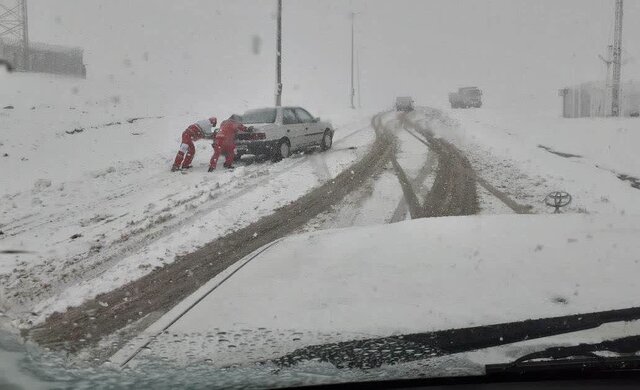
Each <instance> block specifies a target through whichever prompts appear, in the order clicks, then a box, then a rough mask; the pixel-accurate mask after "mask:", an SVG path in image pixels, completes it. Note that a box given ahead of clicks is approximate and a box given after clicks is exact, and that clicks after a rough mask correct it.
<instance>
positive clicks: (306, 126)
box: [294, 107, 324, 146]
mask: <svg viewBox="0 0 640 390" xmlns="http://www.w3.org/2000/svg"><path fill="white" fill-rule="evenodd" d="M294 111H295V113H296V116H297V117H298V121H299V122H300V124H301V127H302V139H301V142H302V143H303V144H304V145H305V146H309V145H318V144H320V142H321V140H322V135H323V134H324V129H320V127H319V126H318V124H317V123H316V122H315V120H314V119H313V116H311V114H309V112H308V111H307V110H305V109H304V108H301V107H296V108H295V110H294Z"/></svg>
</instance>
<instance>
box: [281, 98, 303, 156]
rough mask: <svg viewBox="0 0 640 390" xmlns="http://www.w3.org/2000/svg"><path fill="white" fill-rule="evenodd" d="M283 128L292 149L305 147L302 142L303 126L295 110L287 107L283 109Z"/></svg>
mask: <svg viewBox="0 0 640 390" xmlns="http://www.w3.org/2000/svg"><path fill="white" fill-rule="evenodd" d="M282 126H283V127H284V128H285V134H286V136H287V138H289V141H290V142H291V149H292V150H296V149H299V148H301V147H302V146H303V144H302V142H301V136H302V132H303V126H302V124H301V123H300V121H299V120H298V117H297V116H296V114H295V111H294V110H293V108H290V107H285V108H283V109H282Z"/></svg>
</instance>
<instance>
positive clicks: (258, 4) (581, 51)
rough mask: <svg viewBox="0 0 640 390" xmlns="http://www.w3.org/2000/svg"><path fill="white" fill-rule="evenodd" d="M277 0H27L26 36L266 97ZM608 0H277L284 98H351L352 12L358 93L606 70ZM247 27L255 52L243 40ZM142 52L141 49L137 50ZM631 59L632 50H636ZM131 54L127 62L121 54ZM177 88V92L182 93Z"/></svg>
mask: <svg viewBox="0 0 640 390" xmlns="http://www.w3.org/2000/svg"><path fill="white" fill-rule="evenodd" d="M275 4H276V2H275V0H270V1H258V0H253V1H251V0H220V1H216V0H181V1H173V0H135V1H133V0H126V1H125V0H30V2H29V7H30V8H29V11H30V34H31V38H32V39H33V40H36V41H45V42H49V43H60V44H68V45H78V46H82V47H84V48H85V50H86V51H85V62H86V63H87V66H88V70H89V72H90V77H92V78H106V77H107V75H108V74H113V75H114V76H115V78H116V79H117V80H131V81H132V82H134V83H136V85H145V84H148V85H165V86H170V87H171V88H174V89H175V90H176V91H179V92H180V93H177V94H176V96H177V95H180V96H183V93H188V92H189V91H192V92H193V93H192V95H193V97H194V99H196V98H197V97H201V96H205V95H209V96H212V97H215V98H213V99H214V100H215V99H225V98H226V99H233V100H236V101H237V105H238V107H245V106H255V105H269V104H272V101H273V93H274V77H275V76H274V75H275V70H274V65H275V56H274V47H275ZM613 4H614V1H613V0H526V1H525V0H352V1H346V0H345V1H336V0H322V1H312V0H284V10H285V11H284V18H283V25H284V26H283V29H284V35H283V56H284V57H283V61H284V62H283V77H284V84H285V89H284V96H283V98H284V103H285V104H286V103H291V104H301V105H308V106H311V107H313V106H315V105H326V104H328V103H332V104H337V105H344V106H346V105H348V99H349V50H350V49H349V48H350V46H349V44H350V41H349V39H350V37H349V34H350V24H349V23H350V21H349V16H348V15H349V12H350V11H351V10H355V11H356V12H358V13H359V15H358V17H357V28H356V41H357V46H358V51H359V58H360V69H361V73H360V75H361V96H362V103H363V106H365V107H376V108H377V107H382V106H388V105H390V104H391V102H392V101H393V99H394V97H395V96H396V95H412V96H415V97H416V100H418V102H419V103H421V102H424V103H434V102H440V103H441V104H446V99H447V97H446V93H447V92H448V91H449V90H450V89H455V88H456V87H458V86H465V85H477V86H479V87H481V88H483V89H484V90H485V99H486V100H488V101H493V102H508V101H510V100H513V99H524V100H526V99H527V98H528V97H531V96H535V97H536V98H538V99H542V100H547V101H549V102H550V103H551V104H553V105H557V99H558V97H557V89H558V88H560V87H563V86H565V85H569V84H574V83H578V82H582V81H588V80H596V79H601V78H604V75H605V72H604V65H603V64H602V62H601V61H600V60H599V59H598V57H597V55H598V54H600V53H604V51H605V49H606V46H607V45H608V44H609V43H610V41H611V40H612V37H613ZM625 6H626V9H625V35H624V40H625V50H626V51H625V54H626V56H627V58H629V59H630V60H631V62H630V63H629V64H628V65H626V67H625V69H624V75H625V76H626V77H627V78H629V77H635V78H636V79H637V78H638V75H640V71H639V69H640V66H639V63H640V45H639V44H640V42H639V41H640V39H639V38H637V37H640V23H638V22H637V21H640V1H631V0H627V1H626V4H625ZM254 36H258V37H260V40H261V43H262V44H261V52H260V54H258V55H256V54H254V53H253V52H252V40H253V37H254ZM145 53H147V54H146V55H145ZM636 59H637V60H636ZM129 62H130V64H131V65H127V63H129ZM181 98H184V97H181Z"/></svg>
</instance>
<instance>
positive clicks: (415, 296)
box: [113, 215, 640, 364]
mask: <svg viewBox="0 0 640 390" xmlns="http://www.w3.org/2000/svg"><path fill="white" fill-rule="evenodd" d="M638 237H640V218H638V217H603V216H590V215H520V216H514V215H505V216H471V217H449V218H432V219H422V220H413V221H407V222H402V223H397V224H392V225H384V226H372V227H364V228H348V229H338V230H328V231H322V232H313V233H307V234H301V235H297V236H292V237H289V238H286V239H283V240H281V241H278V242H275V243H273V244H271V245H269V246H267V247H265V248H262V249H261V250H259V251H257V252H256V253H254V254H252V255H250V256H248V257H247V258H245V259H243V260H241V261H240V262H238V263H236V264H235V265H234V266H233V267H231V268H230V269H228V270H226V271H225V272H223V273H222V274H220V275H218V276H217V277H216V278H214V279H212V280H211V281H210V282H209V283H208V284H207V285H205V286H203V287H202V288H201V289H199V290H198V291H197V292H196V293H194V294H193V295H192V296H191V297H189V298H187V299H186V300H185V301H183V302H182V303H181V304H179V305H178V306H177V307H175V308H174V309H173V310H171V311H170V312H169V313H167V314H166V315H165V316H164V317H162V318H161V319H160V320H159V321H158V322H156V323H155V324H153V325H152V326H151V327H150V328H149V329H148V330H147V331H146V333H145V334H144V335H143V336H142V337H141V338H139V339H137V340H135V341H134V343H133V344H132V345H131V346H129V347H126V348H125V349H123V350H121V351H120V352H118V353H117V354H116V355H115V356H114V359H113V361H114V362H115V363H123V362H125V361H128V360H129V359H130V358H132V357H133V356H134V355H135V356H136V359H138V358H140V357H142V356H152V357H166V358H170V359H172V360H175V359H178V360H179V361H181V362H185V363H190V362H193V360H194V359H195V360H196V361H202V360H204V359H213V361H215V362H218V363H219V364H228V363H246V362H250V361H255V360H263V359H265V358H271V357H276V356H278V355H282V354H285V353H289V352H292V351H294V350H296V349H299V348H302V347H305V346H309V345H316V344H325V343H329V342H339V341H349V340H354V339H367V338H375V337H387V336H393V335H399V334H411V333H417V332H431V331H437V330H444V329H453V328H467V327H471V326H479V325H489V324H498V323H506V322H514V321H521V320H526V319H535V318H547V317H557V316H565V315H571V314H579V313H586V312H594V311H602V310H612V309H622V308H627V307H633V306H638V305H637V299H636V293H637V290H638V287H640V282H639V281H638V278H637V275H638V274H639V272H640V240H638ZM153 336H158V337H157V338H154V341H153V342H150V343H149V341H150V337H153ZM176 337H186V338H185V342H182V343H175V342H173V340H175V338H176ZM187 339H188V340H189V341H188V342H187V341H186V340H187ZM146 344H148V345H147V347H145V348H144V349H140V347H141V346H143V345H146ZM136 359H134V361H135V360H136Z"/></svg>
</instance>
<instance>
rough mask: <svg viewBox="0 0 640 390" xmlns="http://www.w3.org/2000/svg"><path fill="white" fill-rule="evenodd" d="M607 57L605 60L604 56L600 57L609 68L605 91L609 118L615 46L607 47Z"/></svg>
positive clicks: (605, 113) (605, 108) (605, 104)
mask: <svg viewBox="0 0 640 390" xmlns="http://www.w3.org/2000/svg"><path fill="white" fill-rule="evenodd" d="M607 49H608V50H607V57H606V58H605V57H604V56H602V55H600V54H599V55H598V57H600V59H601V60H602V62H604V63H605V65H606V66H607V74H606V76H605V83H604V90H605V102H604V111H605V112H604V115H605V116H609V115H610V114H611V113H607V111H608V109H609V107H611V103H610V102H611V100H610V99H611V97H610V96H611V88H612V86H613V85H612V84H611V64H613V45H609V46H607Z"/></svg>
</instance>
